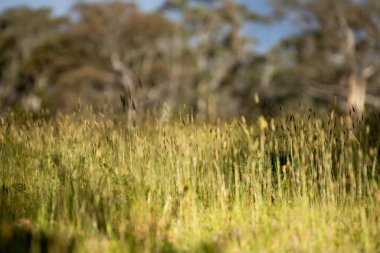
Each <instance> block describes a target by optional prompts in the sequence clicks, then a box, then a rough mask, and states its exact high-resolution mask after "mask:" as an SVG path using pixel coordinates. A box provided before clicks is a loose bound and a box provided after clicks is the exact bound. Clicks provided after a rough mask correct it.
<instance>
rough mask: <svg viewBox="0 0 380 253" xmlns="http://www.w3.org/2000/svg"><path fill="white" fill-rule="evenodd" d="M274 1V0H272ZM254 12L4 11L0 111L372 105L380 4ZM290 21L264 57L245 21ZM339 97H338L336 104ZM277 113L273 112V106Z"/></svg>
mask: <svg viewBox="0 0 380 253" xmlns="http://www.w3.org/2000/svg"><path fill="white" fill-rule="evenodd" d="M269 1H270V0H269ZM270 4H271V6H272V7H273V12H272V13H271V14H270V15H268V16H262V15H259V14H258V13H255V12H253V11H252V10H250V9H249V8H247V7H246V6H244V5H243V4H240V3H238V2H237V1H232V0H218V1H217V0H177V1H176V0H168V1H166V2H165V3H164V4H163V5H162V7H161V8H160V9H159V10H157V11H156V12H154V13H144V12H141V11H140V10H139V9H138V8H137V6H136V5H135V4H133V3H125V2H124V3H123V2H109V1H107V2H102V3H78V4H76V5H75V6H73V8H72V10H71V11H70V12H69V13H68V14H67V15H66V16H60V17H58V16H55V15H52V12H51V10H49V9H29V8H26V7H19V8H13V9H8V10H4V11H3V12H2V13H1V14H0V108H1V110H3V111H4V110H6V109H7V108H12V107H22V108H26V109H28V110H32V111H39V110H41V109H43V108H48V109H49V110H51V111H64V112H70V111H72V110H75V108H76V105H77V102H78V100H79V101H80V103H81V104H84V105H91V106H92V107H93V108H94V109H95V110H96V109H100V108H103V107H104V106H106V105H109V106H110V107H111V108H114V109H115V110H116V111H119V112H125V113H126V114H127V115H128V117H129V118H130V119H131V120H138V119H139V118H141V117H142V115H145V114H146V112H149V113H151V114H154V115H156V116H158V117H161V118H163V119H166V118H169V117H173V116H175V115H176V113H178V111H179V110H182V109H181V108H183V105H186V108H187V110H189V111H191V112H193V113H194V114H195V115H196V116H197V117H198V118H199V119H203V120H213V119H215V118H218V117H221V118H229V117H233V116H240V115H245V116H246V117H248V118H249V116H251V115H253V114H254V113H263V112H264V113H275V110H276V109H277V108H280V107H282V108H285V107H287V106H290V107H292V106H293V107H297V106H298V104H299V103H300V102H301V103H302V104H303V105H304V106H307V107H309V106H311V107H313V108H320V109H328V108H331V106H332V104H334V103H335V104H336V107H337V108H338V109H339V110H341V111H342V112H346V111H348V110H349V109H351V108H353V107H354V109H355V111H357V112H359V113H363V112H365V110H366V109H367V110H368V109H375V110H378V109H379V108H380V96H379V95H380V85H379V81H380V79H379V77H380V75H379V73H380V1H378V0H365V1H364V0H363V1H354V0H338V1H335V0H334V1H331V0H316V1H303V0H272V1H270ZM280 19H291V21H292V22H293V23H294V25H295V27H297V29H298V32H297V33H296V34H292V35H289V36H288V37H287V38H285V39H283V40H282V41H280V42H279V43H278V44H277V45H276V46H275V47H274V48H272V49H270V50H268V51H267V52H265V53H256V52H255V50H254V49H253V45H254V43H255V39H254V37H255V31H254V30H252V31H250V32H249V33H250V36H246V35H244V33H243V27H244V26H246V25H247V24H248V23H251V22H255V23H262V24H273V23H275V22H277V21H278V20H280ZM334 101H335V102H334ZM273 108H274V109H273Z"/></svg>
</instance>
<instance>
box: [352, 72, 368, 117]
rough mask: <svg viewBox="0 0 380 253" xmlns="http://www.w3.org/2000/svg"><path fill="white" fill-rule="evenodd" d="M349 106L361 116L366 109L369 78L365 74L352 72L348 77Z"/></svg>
mask: <svg viewBox="0 0 380 253" xmlns="http://www.w3.org/2000/svg"><path fill="white" fill-rule="evenodd" d="M348 85H349V91H348V101H347V103H348V106H349V109H350V110H351V109H352V110H353V111H354V113H355V114H356V116H358V117H361V116H362V115H363V114H364V110H365V98H366V92H367V79H366V78H365V77H363V76H357V75H356V74H351V75H350V77H349V78H348Z"/></svg>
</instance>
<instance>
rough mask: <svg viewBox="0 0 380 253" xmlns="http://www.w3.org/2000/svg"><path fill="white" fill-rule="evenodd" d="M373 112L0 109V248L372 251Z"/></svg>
mask: <svg viewBox="0 0 380 253" xmlns="http://www.w3.org/2000/svg"><path fill="white" fill-rule="evenodd" d="M379 122H380V120H379V118H378V116H377V115H373V116H372V117H371V120H365V119H359V120H357V119H353V118H352V117H350V116H337V115H336V114H335V113H334V112H333V111H332V112H330V113H328V114H327V115H326V114H325V115H324V116H320V117H318V116H314V115H313V113H312V112H306V113H304V114H302V115H297V114H294V115H283V116H278V117H275V118H268V117H263V116H261V117H257V118H256V119H255V120H254V121H253V122H250V123H247V122H246V120H245V119H244V118H241V119H235V120H232V121H231V122H222V121H219V122H215V123H213V124H207V123H197V122H195V121H194V119H193V117H191V116H186V115H184V116H181V117H180V118H179V119H177V120H173V121H171V122H168V123H163V122H158V121H155V120H146V121H145V122H144V123H142V124H139V125H136V126H134V125H131V124H127V122H126V121H125V119H123V117H114V118H109V117H106V116H104V115H102V114H100V113H99V114H95V113H92V112H81V113H75V114H71V115H60V114H58V115H55V116H48V114H41V115H39V116H35V115H30V114H28V113H24V114H22V115H19V114H13V113H10V114H8V115H6V116H3V117H2V118H0V166H1V167H0V226H1V230H0V252H4V253H5V252H7V253H10V252H36V253H37V252H41V253H42V252H99V253H100V252H205V253H206V252H380V166H379V161H378V159H379V157H380V153H379V144H380V135H379V132H380V130H379V127H380V125H379Z"/></svg>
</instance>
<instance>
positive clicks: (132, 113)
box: [111, 52, 137, 124]
mask: <svg viewBox="0 0 380 253" xmlns="http://www.w3.org/2000/svg"><path fill="white" fill-rule="evenodd" d="M111 65H112V67H113V69H114V71H116V72H117V73H118V74H119V79H120V83H121V85H122V87H123V90H124V93H125V96H126V97H125V99H126V101H125V104H124V105H123V106H125V107H126V108H123V109H125V110H126V113H127V117H128V122H129V123H131V124H132V123H135V122H136V120H137V113H136V110H137V106H136V104H135V96H136V82H135V77H134V74H133V72H132V70H131V69H130V68H129V67H128V66H127V65H126V64H124V62H123V61H122V60H121V58H120V56H119V55H118V54H117V53H115V52H114V53H112V55H111Z"/></svg>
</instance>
